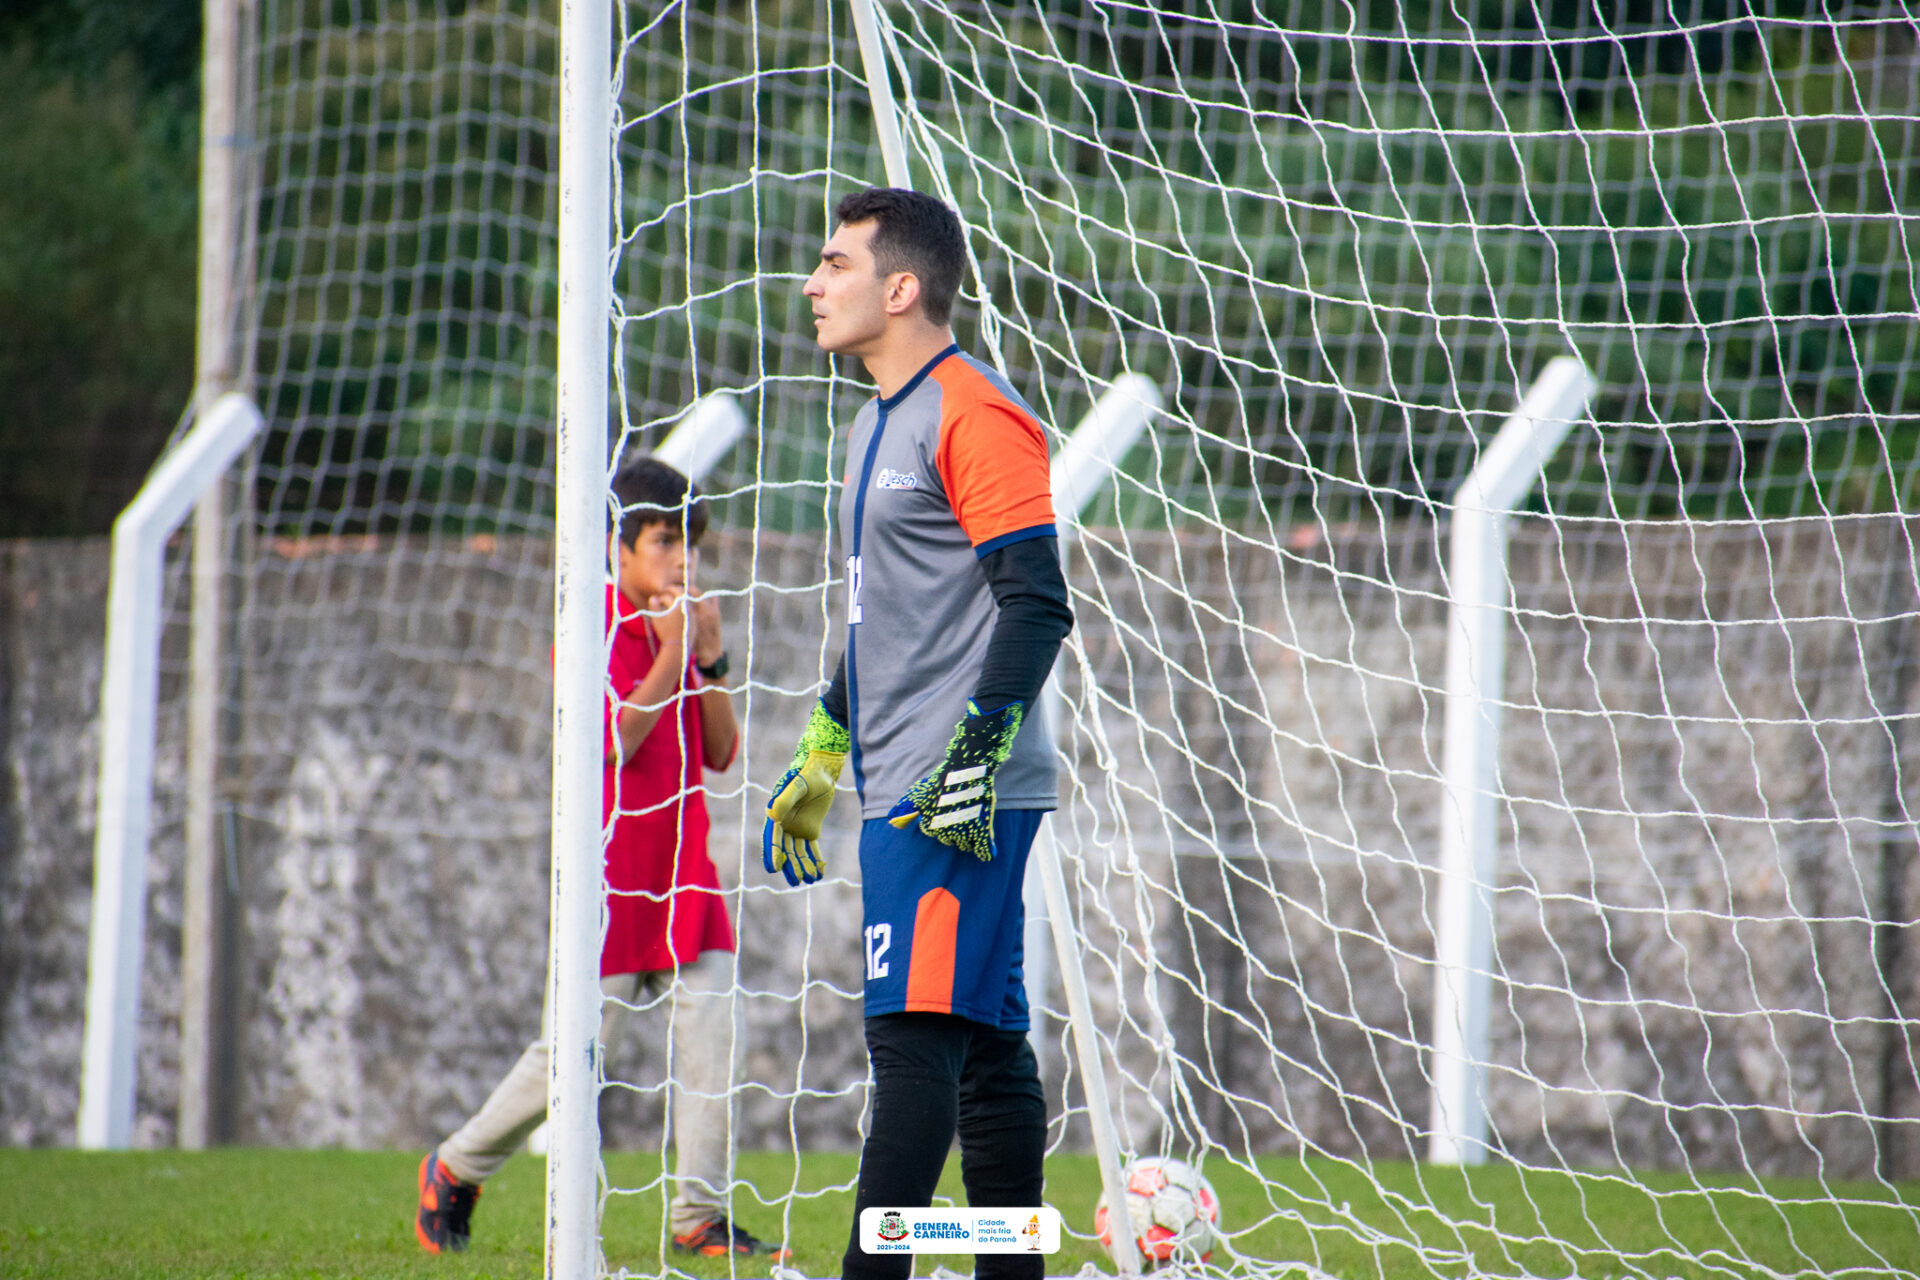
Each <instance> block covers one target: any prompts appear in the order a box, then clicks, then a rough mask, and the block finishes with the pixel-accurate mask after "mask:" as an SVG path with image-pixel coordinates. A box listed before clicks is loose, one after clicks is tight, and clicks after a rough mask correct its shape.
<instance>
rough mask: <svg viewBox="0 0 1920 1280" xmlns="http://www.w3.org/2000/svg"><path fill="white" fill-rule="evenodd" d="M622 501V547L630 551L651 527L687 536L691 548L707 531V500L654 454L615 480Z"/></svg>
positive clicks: (634, 462) (625, 469)
mask: <svg viewBox="0 0 1920 1280" xmlns="http://www.w3.org/2000/svg"><path fill="white" fill-rule="evenodd" d="M613 496H614V497H615V498H617V499H619V501H620V544H621V545H622V546H626V547H630V546H632V545H633V544H634V543H635V542H636V541H638V540H639V537H640V532H641V530H643V529H645V528H646V527H647V526H648V525H650V524H664V525H669V526H671V527H672V528H673V529H674V530H675V531H676V532H680V533H684V534H685V535H686V539H687V545H688V546H690V547H691V546H695V545H697V544H698V543H699V541H700V538H701V535H703V534H705V533H706V531H707V500H706V499H705V498H704V497H702V496H701V494H700V490H699V489H698V488H697V487H696V486H695V485H694V483H693V481H691V480H689V479H687V478H686V476H684V475H682V474H681V473H680V472H678V471H676V470H674V469H673V468H672V467H670V466H668V465H667V464H666V463H664V462H662V461H660V459H658V458H656V457H653V456H652V455H651V454H649V455H647V456H644V457H639V458H634V459H632V460H631V461H629V462H627V463H625V464H623V465H622V466H621V468H620V470H619V471H618V472H616V473H615V475H614V477H613Z"/></svg>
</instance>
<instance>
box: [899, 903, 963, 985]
mask: <svg viewBox="0 0 1920 1280" xmlns="http://www.w3.org/2000/svg"><path fill="white" fill-rule="evenodd" d="M959 936H960V899H958V898H956V897H954V896H953V894H952V893H950V892H948V891H947V890H945V889H942V888H937V887H936V888H932V889H929V890H927V891H926V892H925V893H923V894H921V895H920V907H919V909H918V910H917V911H915V912H914V916H913V960H912V962H911V963H910V964H909V966H908V968H907V1012H909V1013H952V1012H953V949H954V942H955V940H956V939H957V938H958V937H959Z"/></svg>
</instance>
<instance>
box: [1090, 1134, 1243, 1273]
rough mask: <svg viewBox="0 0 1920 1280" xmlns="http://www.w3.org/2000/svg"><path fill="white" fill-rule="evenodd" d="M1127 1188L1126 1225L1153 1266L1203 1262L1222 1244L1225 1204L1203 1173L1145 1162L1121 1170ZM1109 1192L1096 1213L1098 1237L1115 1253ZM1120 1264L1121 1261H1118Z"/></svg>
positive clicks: (1157, 1160)
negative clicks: (1173, 1261) (1178, 1260)
mask: <svg viewBox="0 0 1920 1280" xmlns="http://www.w3.org/2000/svg"><path fill="white" fill-rule="evenodd" d="M1121 1176H1122V1177H1123V1178H1124V1179H1125V1181H1126V1184H1127V1192H1126V1200H1127V1219H1128V1221H1130V1222H1131V1223H1132V1224H1133V1235H1134V1239H1135V1241H1136V1242H1137V1243H1138V1244H1139V1246H1140V1252H1141V1254H1142V1256H1144V1257H1145V1259H1146V1260H1147V1262H1148V1264H1149V1265H1152V1264H1155V1263H1161V1262H1167V1261H1169V1260H1171V1259H1172V1258H1173V1257H1174V1256H1175V1255H1176V1254H1178V1255H1179V1256H1180V1257H1182V1258H1184V1259H1186V1260H1188V1261H1193V1260H1195V1259H1198V1260H1199V1261H1201V1262H1205V1261H1207V1260H1208V1259H1209V1258H1211V1257H1213V1247H1214V1245H1216V1244H1218V1243H1219V1240H1220V1235H1219V1230H1220V1198H1219V1197H1218V1196H1216V1195H1214V1193H1213V1184H1212V1183H1210V1182H1208V1181H1207V1180H1206V1178H1204V1177H1202V1176H1201V1173H1200V1171H1199V1170H1198V1169H1196V1168H1194V1167H1193V1166H1192V1165H1190V1164H1188V1163H1187V1162H1186V1161H1184V1160H1175V1159H1173V1158H1172V1157H1171V1156H1142V1157H1141V1158H1140V1159H1138V1160H1134V1161H1132V1162H1130V1163H1129V1164H1128V1165H1127V1167H1126V1168H1125V1169H1123V1170H1121ZM1109 1218H1110V1214H1109V1213H1108V1211H1107V1195H1106V1192H1104V1191H1103V1192H1101V1193H1100V1203H1099V1205H1098V1206H1097V1207H1096V1208H1095V1209H1094V1211H1093V1231H1094V1234H1095V1235H1097V1236H1099V1237H1100V1243H1101V1244H1103V1245H1105V1246H1106V1249H1107V1252H1108V1254H1112V1253H1113V1231H1112V1228H1111V1226H1110V1224H1109ZM1116 1261H1118V1259H1116Z"/></svg>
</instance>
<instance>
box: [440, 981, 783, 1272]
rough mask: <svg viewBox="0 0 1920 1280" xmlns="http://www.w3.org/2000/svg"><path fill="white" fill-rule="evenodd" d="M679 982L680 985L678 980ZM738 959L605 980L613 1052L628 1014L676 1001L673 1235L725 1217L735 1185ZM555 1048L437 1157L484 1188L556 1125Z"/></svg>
mask: <svg viewBox="0 0 1920 1280" xmlns="http://www.w3.org/2000/svg"><path fill="white" fill-rule="evenodd" d="M676 978H677V979H678V981H677V982H676V981H675V979H676ZM732 987H733V953H732V952H730V951H706V952H702V953H701V955H700V958H699V959H698V960H696V961H694V962H693V963H692V964H689V965H682V966H681V967H680V968H679V969H678V970H674V969H655V970H650V971H648V972H646V973H622V974H613V975H610V976H608V977H605V978H602V979H601V980H600V988H601V990H602V991H604V992H605V993H606V995H607V1001H606V1003H605V1004H604V1005H603V1006H602V1012H601V1015H600V1043H601V1044H603V1045H606V1044H611V1043H612V1042H613V1037H614V1036H615V1034H617V1033H618V1031H619V1030H620V1026H621V1024H622V1022H624V1021H625V1019H626V1015H627V1014H629V1013H630V1012H632V1009H633V1007H634V1006H637V1005H639V1004H641V1003H642V1002H643V1000H645V1001H652V1000H657V999H659V998H660V997H662V996H668V995H670V996H671V998H670V999H669V1000H667V1001H666V1003H665V1004H664V1005H663V1006H662V1008H661V1009H660V1010H658V1011H657V1012H658V1013H659V1014H661V1015H663V1016H664V1017H665V1019H666V1031H667V1034H666V1037H665V1039H666V1041H667V1044H668V1054H667V1058H668V1062H667V1067H668V1073H669V1078H670V1079H671V1081H672V1082H673V1094H672V1097H673V1116H672V1125H673V1146H674V1155H675V1162H674V1193H673V1207H672V1217H673V1230H674V1233H675V1234H676V1235H677V1234H680V1233H683V1232H687V1231H691V1230H693V1229H694V1228H695V1227H697V1226H699V1225H700V1224H701V1223H703V1222H705V1221H706V1220H707V1219H709V1218H714V1217H718V1216H719V1215H721V1214H723V1213H725V1212H726V1200H725V1197H726V1193H727V1188H728V1186H729V1184H731V1183H732V1181H733V1161H732V1156H733V1144H732V1138H733V1108H732V1105H731V1096H730V1093H729V1089H730V1086H731V1085H732V1084H733V1081H734V1080H735V1079H736V1078H737V1077H738V1074H739V1073H738V1070H737V1068H738V1065H739V1054H740V1051H741V1046H742V1044H743V1041H744V1038H745V1037H744V1035H743V1031H744V1027H743V1020H742V1018H741V1011H740V1002H739V1001H738V1000H736V999H735V998H734V997H733V994H732ZM547 1056H548V1055H547V1041H546V1038H545V1036H542V1037H541V1038H540V1039H538V1040H536V1041H534V1042H533V1043H532V1044H530V1045H528V1046H527V1048H526V1051H525V1052H524V1053H522V1054H521V1055H520V1060H519V1061H518V1062H516V1063H514V1064H513V1070H511V1071H509V1072H507V1075H506V1078H505V1079H503V1080H502V1081H501V1082H500V1083H499V1085H498V1086H497V1087H496V1088H495V1089H494V1091H493V1094H492V1096H491V1097H489V1098H488V1099H487V1101H486V1103H485V1104H484V1105H483V1106H482V1107H481V1108H480V1110H479V1111H477V1112H475V1113H474V1115H473V1118H472V1119H470V1120H468V1121H467V1122H466V1123H465V1124H464V1125H462V1126H460V1129H459V1130H458V1132H456V1133H455V1134H454V1135H453V1136H452V1137H451V1138H448V1139H447V1140H446V1141H445V1142H443V1143H441V1144H440V1147H439V1149H438V1152H437V1154H438V1156H439V1157H440V1163H441V1164H443V1165H445V1166H446V1167H447V1171H448V1172H449V1173H451V1174H453V1176H454V1177H456V1178H459V1179H460V1180H461V1181H462V1182H485V1181H486V1180H487V1179H488V1178H490V1177H492V1176H493V1175H494V1173H495V1172H496V1171H498V1170H499V1168H500V1166H501V1165H502V1164H505V1163H506V1160H507V1157H508V1156H510V1155H512V1154H513V1153H514V1152H515V1151H517V1150H519V1149H520V1144H521V1143H523V1142H525V1141H526V1140H527V1135H528V1134H530V1133H532V1132H533V1131H534V1130H535V1129H537V1128H539V1127H540V1122H541V1121H542V1120H545V1119H546V1118H547Z"/></svg>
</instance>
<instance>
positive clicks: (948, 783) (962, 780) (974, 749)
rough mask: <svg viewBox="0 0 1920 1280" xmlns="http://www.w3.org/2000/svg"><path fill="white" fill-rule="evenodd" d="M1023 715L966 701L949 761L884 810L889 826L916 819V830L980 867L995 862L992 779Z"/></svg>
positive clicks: (1022, 708)
mask: <svg viewBox="0 0 1920 1280" xmlns="http://www.w3.org/2000/svg"><path fill="white" fill-rule="evenodd" d="M1026 713H1027V704H1026V703H1024V702H1009V703H1008V704H1007V705H1006V706H1004V707H1001V708H999V709H998V710H995V711H982V710H981V709H980V707H979V704H977V703H975V702H974V701H972V700H971V699H969V700H968V702H967V714H966V718H965V719H963V720H961V721H960V723H959V725H958V726H957V727H956V728H955V729H954V731H953V738H952V739H951V740H950V741H949V742H948V743H947V758H946V759H944V760H942V761H941V762H940V765H939V767H938V768H936V769H935V770H934V771H933V772H932V773H930V774H928V775H927V776H926V777H924V778H922V779H920V781H918V782H916V783H914V784H913V786H912V787H910V788H909V789H908V791H907V794H906V795H904V796H902V797H901V798H900V803H898V804H896V805H894V806H893V808H891V809H889V810H888V811H887V821H889V822H891V823H892V824H893V825H894V826H896V827H902V828H904V827H907V826H910V825H912V823H913V822H915V821H916V820H917V821H918V822H919V823H920V830H921V831H923V832H925V833H926V834H927V835H929V836H932V837H933V838H934V839H935V840H938V841H939V842H940V843H941V844H947V845H952V846H953V847H954V848H956V849H963V850H965V851H966V852H968V853H971V854H972V855H973V856H974V857H976V858H978V859H980V861H982V862H991V861H993V855H994V854H995V853H996V852H998V850H996V849H995V848H994V843H993V807H994V797H993V775H994V773H995V772H996V771H997V770H998V769H999V768H1000V766H1001V765H1003V764H1005V763H1006V762H1007V756H1008V755H1010V754H1011V753H1012V751H1013V739H1014V736H1015V735H1016V734H1018V733H1019V732H1020V721H1021V719H1022V718H1023V717H1025V715H1026Z"/></svg>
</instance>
